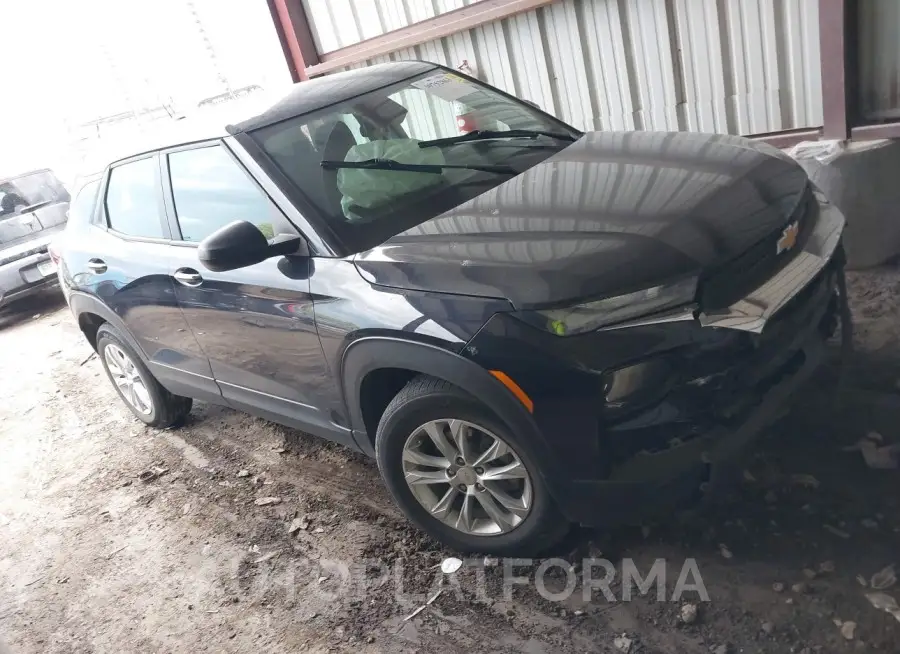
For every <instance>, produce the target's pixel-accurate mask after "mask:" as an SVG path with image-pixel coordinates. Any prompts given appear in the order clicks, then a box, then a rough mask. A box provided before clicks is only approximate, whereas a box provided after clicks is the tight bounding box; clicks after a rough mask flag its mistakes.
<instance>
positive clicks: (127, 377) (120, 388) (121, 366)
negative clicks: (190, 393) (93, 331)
mask: <svg viewBox="0 0 900 654" xmlns="http://www.w3.org/2000/svg"><path fill="white" fill-rule="evenodd" d="M97 353H98V354H99V355H100V362H101V363H102V364H103V369H104V370H105V371H106V376H107V377H109V380H110V381H111V382H112V383H113V386H114V387H115V389H116V391H117V392H118V393H119V397H121V398H122V401H123V402H125V405H126V406H127V407H128V408H129V409H131V412H132V413H133V414H134V415H135V416H136V417H137V418H138V419H139V420H140V421H142V422H144V423H146V424H148V425H150V426H151V427H160V428H165V427H171V426H173V425H175V424H177V423H179V422H181V420H183V419H184V417H185V416H187V414H188V413H190V411H191V406H192V404H193V401H192V400H191V398H189V397H181V396H179V395H173V394H172V393H170V392H169V391H167V390H166V389H165V388H163V387H162V385H161V384H160V383H159V382H158V381H157V380H156V378H155V377H154V376H153V373H151V372H150V370H149V369H148V368H147V366H146V365H144V362H143V361H142V360H141V358H140V357H139V356H138V355H137V353H136V352H135V351H134V350H133V349H132V348H131V346H130V345H128V343H126V342H125V339H124V338H122V337H121V336H120V335H119V333H118V332H117V331H116V330H115V329H113V328H112V327H111V326H110V325H109V324H104V325H101V326H100V329H98V330H97Z"/></svg>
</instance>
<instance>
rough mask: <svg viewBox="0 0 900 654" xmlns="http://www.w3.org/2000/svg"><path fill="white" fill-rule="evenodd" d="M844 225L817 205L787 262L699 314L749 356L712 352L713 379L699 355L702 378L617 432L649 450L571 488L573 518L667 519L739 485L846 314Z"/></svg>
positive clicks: (695, 365)
mask: <svg viewBox="0 0 900 654" xmlns="http://www.w3.org/2000/svg"><path fill="white" fill-rule="evenodd" d="M843 227H844V217H843V216H842V215H841V213H840V211H839V210H838V209H837V208H836V207H834V206H833V205H831V204H829V203H827V202H826V201H823V200H820V216H819V219H818V221H817V224H816V226H815V229H814V230H813V231H812V233H811V234H810V237H809V238H808V239H807V241H806V243H805V244H804V246H803V248H802V250H801V252H799V253H798V254H797V255H796V256H795V257H794V259H793V260H792V261H791V262H790V263H789V264H788V265H786V266H785V267H784V268H782V269H781V270H780V271H779V272H778V273H777V274H776V275H775V276H773V277H772V278H771V279H769V280H768V281H767V282H766V283H764V284H763V285H761V286H760V287H759V288H757V289H756V290H754V291H753V292H751V293H750V294H748V295H747V296H746V297H745V298H743V299H742V300H741V301H739V302H736V303H734V304H733V305H732V306H731V307H728V308H727V309H726V310H724V311H721V312H717V313H715V314H710V315H706V314H701V315H700V317H699V322H700V325H701V326H702V327H701V328H700V329H701V330H706V329H717V330H724V331H723V332H722V333H723V334H726V335H727V334H734V335H735V336H734V338H737V339H741V342H742V343H744V344H745V346H746V347H745V350H743V351H742V352H743V353H742V354H741V355H740V356H738V357H736V358H735V359H733V360H731V361H729V362H728V364H727V365H726V364H724V363H723V361H724V356H723V355H722V354H720V353H712V354H711V355H707V356H706V359H707V360H706V363H708V364H710V365H711V366H712V368H713V371H712V372H710V374H705V373H706V371H704V370H703V363H702V362H701V361H699V357H698V361H693V362H687V361H686V362H685V363H684V369H685V370H686V371H688V374H689V375H690V374H691V373H696V372H699V374H698V375H697V376H696V377H694V378H690V379H686V380H682V381H683V382H684V383H682V384H681V386H680V387H679V388H676V389H673V390H672V391H671V392H670V393H669V395H668V396H667V398H666V400H665V401H664V402H662V403H660V405H658V406H656V407H654V408H653V409H652V410H649V411H647V412H645V413H643V414H642V415H639V416H636V417H634V418H633V419H631V420H629V421H628V422H626V423H625V424H620V425H617V426H616V427H614V428H612V429H611V430H610V431H609V432H608V434H607V436H608V437H609V438H610V441H609V442H611V443H613V444H615V442H616V438H617V436H618V437H619V440H620V442H621V443H627V444H628V445H629V446H631V447H634V446H635V445H634V444H635V443H637V444H638V445H637V447H640V448H642V449H640V450H639V451H636V452H633V453H632V454H630V455H628V456H627V457H624V460H622V461H621V462H620V463H619V464H617V465H616V466H615V467H614V469H613V470H612V471H611V473H610V474H609V475H608V476H607V477H606V478H605V479H603V480H583V481H575V482H573V484H574V485H575V488H573V492H572V494H571V496H572V497H573V498H577V499H576V500H575V505H574V506H570V509H569V511H570V513H571V515H573V516H577V517H576V518H575V519H577V520H578V521H579V522H581V523H583V524H593V525H598V526H599V525H601V524H603V525H605V524H611V523H613V524H614V523H620V522H627V521H628V520H631V519H633V517H634V516H636V515H639V516H641V517H642V518H646V517H647V516H652V515H653V514H655V513H660V514H666V513H668V512H670V511H671V509H672V508H673V505H684V504H685V503H689V502H691V501H692V500H698V499H700V498H702V497H704V496H706V497H709V496H716V495H718V494H719V493H720V491H721V489H722V488H723V486H725V485H727V484H729V483H730V482H732V481H733V480H735V479H738V478H739V470H738V469H739V467H740V463H741V460H742V457H741V454H742V453H744V452H745V451H746V450H747V449H748V446H749V445H750V444H751V443H752V442H753V441H754V439H755V438H756V437H758V436H759V435H760V434H761V433H762V432H763V431H764V429H765V428H766V427H767V426H768V425H770V424H771V423H772V422H774V421H775V420H776V419H777V418H778V417H780V416H781V415H782V414H783V413H785V412H786V410H787V407H788V406H789V401H790V398H791V397H792V396H794V395H795V394H796V393H797V392H798V390H799V389H800V388H801V387H802V386H804V384H805V383H806V382H807V381H809V379H810V377H812V375H813V373H814V371H815V370H816V368H817V367H818V366H819V364H820V363H821V361H822V358H823V353H824V349H825V341H826V340H827V338H828V337H829V336H831V335H832V334H833V333H834V331H835V328H836V325H837V323H838V320H839V316H841V315H842V313H841V311H840V306H839V302H840V301H842V300H841V299H840V298H839V296H838V293H837V288H838V283H837V282H838V278H839V276H840V275H842V274H843V251H842V249H841V248H840V239H841V234H842V231H843ZM848 328H849V326H848ZM739 334H743V336H739ZM729 347H731V346H729ZM732 349H733V347H732ZM723 368H724V369H723ZM679 403H681V405H682V406H690V407H692V408H693V409H692V410H693V411H694V412H695V413H696V407H698V406H705V407H707V410H706V411H705V412H702V413H701V414H700V415H695V416H693V417H692V419H691V420H682V419H681V418H682V417H683V416H684V415H686V413H687V411H685V410H682V406H679ZM667 412H668V413H667ZM671 416H678V417H677V418H675V419H672V418H671Z"/></svg>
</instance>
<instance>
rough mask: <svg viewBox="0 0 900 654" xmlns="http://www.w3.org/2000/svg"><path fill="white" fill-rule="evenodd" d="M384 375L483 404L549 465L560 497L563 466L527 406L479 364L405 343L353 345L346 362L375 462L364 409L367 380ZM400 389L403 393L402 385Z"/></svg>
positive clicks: (359, 434)
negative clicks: (421, 378) (420, 381)
mask: <svg viewBox="0 0 900 654" xmlns="http://www.w3.org/2000/svg"><path fill="white" fill-rule="evenodd" d="M382 370H394V371H400V373H399V374H397V375H396V378H397V379H398V380H402V379H403V372H404V371H405V372H406V374H407V379H406V381H408V379H411V378H412V377H414V376H416V375H418V374H424V375H430V376H432V377H437V378H440V379H443V380H445V381H447V382H450V383H451V384H453V385H455V386H458V387H459V388H461V389H462V390H464V391H466V392H467V393H469V394H470V395H472V396H474V397H476V398H478V399H479V400H480V401H482V402H483V403H484V404H485V405H486V406H487V407H488V408H490V409H491V410H492V411H493V412H494V413H495V414H496V415H497V417H498V418H499V419H500V420H501V421H503V423H504V424H505V425H506V426H507V427H508V428H509V429H510V430H511V431H513V432H514V433H515V434H516V435H517V436H519V437H520V438H522V439H527V442H528V444H529V445H530V446H531V447H532V448H533V449H534V454H535V455H536V457H538V460H540V461H542V464H543V465H544V468H543V469H542V473H543V475H542V476H543V477H544V479H545V481H546V483H547V485H548V487H549V488H550V491H551V493H552V494H553V495H554V496H556V495H557V493H556V490H557V484H558V480H559V479H560V477H559V475H558V474H556V472H557V470H558V462H557V461H556V457H555V456H554V454H553V452H552V450H551V448H550V447H549V445H548V442H547V440H546V438H544V436H543V435H542V433H541V431H540V430H539V429H538V426H537V424H536V423H535V421H534V419H533V418H532V416H531V414H530V413H529V411H528V410H527V409H526V408H525V406H524V405H523V404H522V402H521V401H519V399H518V398H516V396H515V395H513V394H512V392H510V391H509V390H508V389H507V388H506V387H505V386H504V385H503V384H502V383H501V382H500V381H498V380H497V379H496V378H495V377H494V376H493V375H491V373H490V372H488V371H487V370H485V369H484V368H482V367H481V366H479V365H478V364H477V363H475V362H473V361H470V360H468V359H465V358H463V357H462V356H460V355H458V354H456V353H454V352H449V351H447V350H445V349H442V348H440V347H437V346H435V345H429V344H426V343H419V342H413V341H407V340H403V339H400V338H392V337H384V336H371V337H364V338H361V339H359V340H356V341H354V342H353V343H351V344H350V345H349V346H348V347H347V349H346V350H345V351H344V355H343V357H342V359H341V388H342V391H343V394H344V399H345V402H346V405H347V409H348V412H349V415H350V422H351V425H352V427H353V432H354V435H355V437H356V440H357V443H358V445H359V446H360V448H361V449H363V451H365V452H366V453H368V454H369V455H371V456H374V454H375V451H374V436H375V434H374V431H373V430H372V417H371V416H368V419H367V416H366V410H365V406H364V405H365V398H364V396H363V393H364V388H365V384H366V379H367V378H368V377H369V375H372V374H373V373H374V374H377V373H378V372H379V371H382ZM404 385H405V381H404ZM399 388H402V385H401V386H400V387H399ZM399 388H397V390H398V391H399ZM395 394H396V393H395ZM391 397H393V395H392V396H391ZM387 401H388V402H389V401H390V399H388V400H387ZM382 409H383V407H382ZM375 427H377V422H376V423H375Z"/></svg>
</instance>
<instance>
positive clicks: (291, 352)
mask: <svg viewBox="0 0 900 654" xmlns="http://www.w3.org/2000/svg"><path fill="white" fill-rule="evenodd" d="M164 164H165V165H164V169H167V171H168V175H166V176H164V177H165V178H166V179H167V181H168V186H169V189H168V191H170V192H167V195H166V197H167V201H168V202H169V206H168V212H169V214H170V216H171V217H172V218H173V220H171V221H170V224H171V226H172V230H173V232H174V234H175V237H176V238H179V237H180V239H181V247H175V248H173V258H172V261H171V264H170V274H171V275H172V277H173V279H174V282H175V295H176V297H177V298H178V303H179V305H180V306H181V308H182V311H183V312H184V315H185V317H186V318H187V321H188V323H189V324H190V326H191V329H192V331H193V332H194V335H195V337H196V338H197V341H198V342H199V343H200V346H201V347H202V348H203V351H204V352H205V353H206V356H207V357H208V358H209V363H210V366H211V368H212V371H213V376H214V377H215V379H216V381H217V382H218V384H219V386H220V388H221V389H222V395H223V396H224V397H225V399H226V400H227V401H228V402H229V404H231V405H233V406H235V407H236V408H240V409H242V410H245V411H248V412H250V413H255V414H257V415H261V416H263V417H266V418H269V419H271V420H276V421H278V422H282V423H285V424H288V425H291V426H294V427H297V428H299V429H303V430H304V431H307V432H310V433H313V434H316V435H319V436H323V437H325V438H329V439H332V440H336V441H339V442H343V443H346V444H353V439H352V437H351V435H350V431H349V429H347V428H346V427H342V426H339V425H337V424H335V422H334V421H333V416H332V415H331V412H330V411H328V410H327V409H326V408H325V406H326V404H325V403H324V402H323V397H330V395H331V391H332V390H333V389H332V388H331V384H332V381H331V376H330V374H329V370H328V367H327V365H326V363H325V357H324V355H323V353H322V347H321V344H320V342H319V336H318V333H317V331H316V324H315V317H314V314H313V305H312V297H311V296H310V292H309V268H308V266H310V265H312V260H311V259H308V258H301V257H278V258H274V259H269V260H267V261H264V262H262V263H259V264H256V265H254V266H248V267H246V268H241V269H239V270H234V271H229V272H222V273H215V272H212V271H210V270H207V269H206V268H204V267H203V266H202V265H201V264H200V262H199V260H198V258H197V244H198V243H199V242H200V241H201V240H202V239H204V238H206V237H207V236H208V235H209V234H211V233H212V232H214V231H215V230H216V229H218V228H220V227H222V226H224V225H227V224H228V223H230V222H232V221H235V220H248V221H250V222H252V223H254V224H255V225H257V227H258V228H259V229H260V231H262V232H263V233H264V234H265V235H266V236H268V237H270V238H271V237H272V236H274V235H275V234H296V233H297V230H296V229H295V228H294V227H293V225H291V224H290V223H289V222H288V221H287V219H286V218H285V217H284V216H283V215H282V214H281V212H280V211H278V209H277V207H276V206H275V205H274V204H273V203H272V202H271V201H270V200H269V198H268V197H267V196H266V195H265V194H264V193H263V192H262V190H261V189H260V188H259V187H258V186H257V185H256V183H255V182H254V181H253V180H252V178H251V177H250V176H249V175H248V174H247V172H246V171H245V170H244V169H243V168H242V167H241V165H240V164H239V163H238V162H237V160H236V159H235V158H234V157H233V156H232V155H231V153H230V152H229V151H228V150H227V148H226V147H225V146H224V145H223V144H221V143H218V142H217V143H213V144H209V143H207V144H203V145H201V146H191V147H188V148H182V149H178V150H173V151H170V152H168V153H167V154H166V161H165V162H164Z"/></svg>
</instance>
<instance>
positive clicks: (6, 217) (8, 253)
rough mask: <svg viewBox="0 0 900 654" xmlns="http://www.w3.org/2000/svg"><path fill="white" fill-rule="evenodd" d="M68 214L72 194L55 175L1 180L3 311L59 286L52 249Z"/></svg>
mask: <svg viewBox="0 0 900 654" xmlns="http://www.w3.org/2000/svg"><path fill="white" fill-rule="evenodd" d="M68 209H69V193H68V191H66V189H65V188H64V187H63V185H62V184H61V183H60V181H59V180H58V179H57V178H56V176H55V175H54V174H53V173H52V172H51V171H50V170H37V171H34V172H30V173H25V174H23V175H17V176H15V177H8V178H6V179H3V180H0V307H2V306H5V305H7V304H9V303H10V302H13V301H14V300H17V299H21V298H23V297H26V296H28V295H31V294H33V293H35V292H37V291H39V290H41V289H43V288H45V287H47V286H51V285H53V284H55V283H56V281H57V279H56V263H55V262H54V261H52V260H51V258H50V254H49V253H48V252H47V247H48V245H49V243H50V241H51V240H52V239H53V238H54V237H55V236H56V235H58V234H59V233H60V232H61V231H62V230H63V228H64V227H65V225H66V219H67V213H68Z"/></svg>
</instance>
